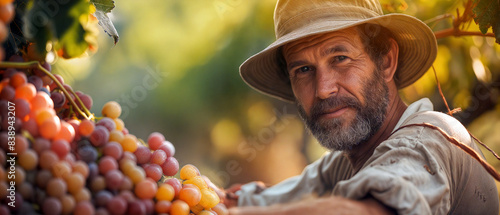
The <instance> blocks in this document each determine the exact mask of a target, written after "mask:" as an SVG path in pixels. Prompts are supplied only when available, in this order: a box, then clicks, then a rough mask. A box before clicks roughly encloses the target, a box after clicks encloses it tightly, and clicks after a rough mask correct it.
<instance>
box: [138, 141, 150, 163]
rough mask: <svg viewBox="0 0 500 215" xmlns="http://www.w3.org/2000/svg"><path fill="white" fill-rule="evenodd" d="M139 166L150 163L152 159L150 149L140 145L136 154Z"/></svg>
mask: <svg viewBox="0 0 500 215" xmlns="http://www.w3.org/2000/svg"><path fill="white" fill-rule="evenodd" d="M134 154H135V157H136V158H137V163H138V164H145V163H148V162H149V160H150V159H151V151H150V150H149V148H148V147H146V146H142V145H140V146H139V147H137V149H136V150H135V152H134Z"/></svg>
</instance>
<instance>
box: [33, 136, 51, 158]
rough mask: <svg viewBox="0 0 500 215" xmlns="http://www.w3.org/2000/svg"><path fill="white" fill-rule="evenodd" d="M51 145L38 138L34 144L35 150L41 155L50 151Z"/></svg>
mask: <svg viewBox="0 0 500 215" xmlns="http://www.w3.org/2000/svg"><path fill="white" fill-rule="evenodd" d="M50 145H51V143H50V141H49V140H47V139H45V138H41V137H38V138H36V139H35V143H33V149H34V150H35V151H36V153H38V154H39V155H40V154H41V153H42V152H43V151H45V150H48V149H50Z"/></svg>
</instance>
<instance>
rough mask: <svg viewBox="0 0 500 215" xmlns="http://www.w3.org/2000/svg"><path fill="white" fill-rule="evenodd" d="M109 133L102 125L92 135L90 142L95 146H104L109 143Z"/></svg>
mask: <svg viewBox="0 0 500 215" xmlns="http://www.w3.org/2000/svg"><path fill="white" fill-rule="evenodd" d="M108 139H109V131H108V129H107V128H106V127H104V126H102V125H97V126H96V127H95V128H94V131H93V132H92V134H90V142H91V143H92V145H94V146H102V145H104V144H105V143H107V142H108Z"/></svg>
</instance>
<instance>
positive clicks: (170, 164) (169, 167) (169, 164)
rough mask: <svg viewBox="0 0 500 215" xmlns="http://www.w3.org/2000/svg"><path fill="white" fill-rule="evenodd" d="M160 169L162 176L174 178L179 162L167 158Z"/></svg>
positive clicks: (172, 158)
mask: <svg viewBox="0 0 500 215" xmlns="http://www.w3.org/2000/svg"><path fill="white" fill-rule="evenodd" d="M161 168H162V170H163V174H164V175H166V176H174V175H175V174H177V172H178V171H179V162H178V161H177V159H175V158H174V157H169V158H167V160H166V161H165V163H163V164H162V165H161Z"/></svg>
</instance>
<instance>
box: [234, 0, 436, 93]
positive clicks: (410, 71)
mask: <svg viewBox="0 0 500 215" xmlns="http://www.w3.org/2000/svg"><path fill="white" fill-rule="evenodd" d="M363 23H371V24H377V25H380V26H383V27H385V28H387V29H388V30H390V31H391V32H392V34H393V35H394V37H395V38H394V39H395V40H396V41H397V43H398V45H399V65H398V70H397V73H396V74H395V81H396V85H397V86H398V88H399V89H401V88H404V87H406V86H408V85H410V84H412V83H413V82H415V81H416V80H417V79H419V78H420V77H421V76H422V75H423V74H424V73H425V72H426V71H427V70H428V69H429V67H430V66H431V65H432V63H433V62H434V59H435V58H436V54H437V42H436V37H435V36H434V33H433V32H432V30H431V29H430V28H429V27H428V26H427V25H426V24H425V23H423V22H422V21H420V20H418V19H416V18H414V17H412V16H408V15H405V14H396V13H394V14H387V15H384V14H383V12H382V8H381V6H380V3H379V2H378V1H377V0H278V2H277V4H276V8H275V11H274V26H275V33H276V41H275V42H274V43H272V44H271V45H269V46H268V47H267V48H265V49H264V50H263V51H261V52H259V53H257V54H255V55H253V56H252V57H250V58H248V59H247V60H246V61H245V62H244V63H243V64H241V66H240V75H241V77H242V78H243V80H244V81H245V82H246V83H247V84H248V85H250V86H251V87H253V88H254V89H256V90H257V91H260V92H262V93H264V94H267V95H269V96H272V97H275V98H278V99H281V100H285V101H294V100H295V96H294V95H293V92H292V89H291V86H290V84H289V80H288V77H286V76H284V75H283V74H282V73H283V72H282V71H281V69H280V67H279V64H278V57H277V56H278V52H277V50H278V48H279V47H281V46H283V45H284V44H287V43H289V42H292V41H295V40H298V39H301V38H304V37H308V36H311V35H314V34H320V33H326V32H332V31H337V30H341V29H345V28H348V27H352V26H356V25H359V24H363Z"/></svg>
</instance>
